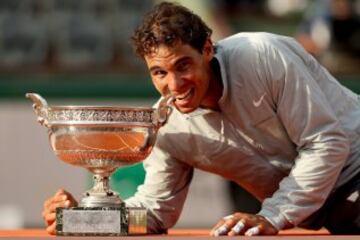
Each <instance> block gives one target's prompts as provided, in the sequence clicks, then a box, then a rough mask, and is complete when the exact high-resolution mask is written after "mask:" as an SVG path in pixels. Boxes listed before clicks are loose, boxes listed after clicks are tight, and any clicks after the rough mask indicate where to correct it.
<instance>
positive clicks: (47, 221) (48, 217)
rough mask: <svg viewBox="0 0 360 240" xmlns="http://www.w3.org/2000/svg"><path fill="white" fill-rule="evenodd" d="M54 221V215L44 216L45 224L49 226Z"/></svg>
mask: <svg viewBox="0 0 360 240" xmlns="http://www.w3.org/2000/svg"><path fill="white" fill-rule="evenodd" d="M55 219H56V213H55V212H53V213H48V214H46V215H45V216H44V220H45V221H46V223H47V224H48V225H49V224H50V223H52V222H54V221H55Z"/></svg>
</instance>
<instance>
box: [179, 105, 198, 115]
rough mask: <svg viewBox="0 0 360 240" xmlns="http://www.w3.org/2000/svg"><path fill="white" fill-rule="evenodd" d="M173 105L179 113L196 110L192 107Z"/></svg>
mask: <svg viewBox="0 0 360 240" xmlns="http://www.w3.org/2000/svg"><path fill="white" fill-rule="evenodd" d="M174 105H175V107H176V109H177V110H178V111H179V112H181V113H191V112H193V111H195V110H196V109H197V108H194V107H179V106H177V105H176V104H174Z"/></svg>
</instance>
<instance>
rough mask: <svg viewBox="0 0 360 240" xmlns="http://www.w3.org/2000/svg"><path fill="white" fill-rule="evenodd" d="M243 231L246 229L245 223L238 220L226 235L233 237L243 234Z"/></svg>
mask: <svg viewBox="0 0 360 240" xmlns="http://www.w3.org/2000/svg"><path fill="white" fill-rule="evenodd" d="M245 229H246V224H245V221H244V220H240V221H238V222H237V223H236V224H235V226H234V227H233V228H232V229H231V231H230V232H229V233H228V235H229V236H235V235H240V234H243V233H244V230H245Z"/></svg>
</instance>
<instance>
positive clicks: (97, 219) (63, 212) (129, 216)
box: [56, 203, 147, 236]
mask: <svg viewBox="0 0 360 240" xmlns="http://www.w3.org/2000/svg"><path fill="white" fill-rule="evenodd" d="M146 217H147V215H146V209H145V208H131V207H125V204H124V203H121V204H120V205H119V207H74V208H57V209H56V234H57V235H61V236H123V235H141V234H146V221H147V220H146Z"/></svg>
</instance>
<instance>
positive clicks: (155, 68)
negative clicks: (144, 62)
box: [149, 66, 161, 72]
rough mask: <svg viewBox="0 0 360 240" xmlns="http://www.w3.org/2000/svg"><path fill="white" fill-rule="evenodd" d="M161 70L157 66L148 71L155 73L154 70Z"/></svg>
mask: <svg viewBox="0 0 360 240" xmlns="http://www.w3.org/2000/svg"><path fill="white" fill-rule="evenodd" d="M159 69H161V68H160V67H159V66H152V67H151V68H150V69H149V71H150V72H152V71H155V70H159Z"/></svg>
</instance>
